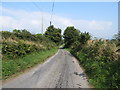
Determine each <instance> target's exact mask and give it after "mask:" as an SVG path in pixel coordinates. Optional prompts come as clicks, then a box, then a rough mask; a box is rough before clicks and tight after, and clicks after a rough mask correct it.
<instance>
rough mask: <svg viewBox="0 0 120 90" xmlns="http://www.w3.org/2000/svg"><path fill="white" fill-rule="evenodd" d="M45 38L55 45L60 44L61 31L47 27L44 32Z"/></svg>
mask: <svg viewBox="0 0 120 90" xmlns="http://www.w3.org/2000/svg"><path fill="white" fill-rule="evenodd" d="M45 37H47V38H49V39H50V40H52V41H53V42H55V43H56V44H57V45H59V44H61V42H62V35H61V29H59V28H55V27H54V26H53V25H51V26H49V27H48V28H47V30H46V32H45Z"/></svg>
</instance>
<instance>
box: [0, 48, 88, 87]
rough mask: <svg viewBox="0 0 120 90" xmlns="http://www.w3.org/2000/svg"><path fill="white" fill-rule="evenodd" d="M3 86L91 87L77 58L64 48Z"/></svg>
mask: <svg viewBox="0 0 120 90" xmlns="http://www.w3.org/2000/svg"><path fill="white" fill-rule="evenodd" d="M2 87H3V88H90V86H89V84H88V82H87V77H86V75H85V73H84V72H83V70H82V68H81V67H80V66H79V64H78V62H77V60H76V59H75V58H74V57H73V56H72V55H71V54H70V53H69V52H67V51H65V50H64V49H60V50H59V51H58V52H57V53H56V54H55V55H54V56H52V57H51V58H49V59H48V60H47V61H46V62H45V63H43V64H40V65H38V66H37V67H35V68H33V69H32V70H30V71H28V72H27V73H24V74H22V75H20V76H18V77H17V78H15V79H13V80H9V81H8V82H6V83H4V84H3V86H2Z"/></svg>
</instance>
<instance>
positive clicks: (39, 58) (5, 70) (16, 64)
mask: <svg viewBox="0 0 120 90" xmlns="http://www.w3.org/2000/svg"><path fill="white" fill-rule="evenodd" d="M57 51H58V49H57V48H55V49H51V50H46V51H40V52H35V53H32V54H29V55H26V56H25V57H22V58H18V59H14V60H3V61H2V79H3V80H5V79H7V78H9V77H10V76H11V75H13V74H16V73H18V72H20V71H22V70H25V69H27V68H30V67H33V66H34V65H36V64H40V63H42V62H43V61H44V60H46V59H47V58H48V57H50V56H52V55H53V54H55V53H56V52H57Z"/></svg>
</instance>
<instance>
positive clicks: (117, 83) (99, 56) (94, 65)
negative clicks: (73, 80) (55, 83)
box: [71, 40, 120, 88]
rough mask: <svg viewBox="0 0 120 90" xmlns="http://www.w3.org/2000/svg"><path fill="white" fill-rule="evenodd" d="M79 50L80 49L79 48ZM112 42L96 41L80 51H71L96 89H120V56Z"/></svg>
mask: <svg viewBox="0 0 120 90" xmlns="http://www.w3.org/2000/svg"><path fill="white" fill-rule="evenodd" d="M77 48H78V47H77ZM116 49H117V48H116V45H115V44H114V43H111V42H110V41H105V40H94V41H92V42H91V43H89V44H88V43H87V45H84V47H83V48H81V50H80V51H77V52H76V51H74V49H71V53H72V54H74V56H76V57H77V58H78V59H79V60H80V63H81V65H82V66H83V67H84V68H85V71H86V73H87V75H88V77H89V82H90V83H91V84H93V85H94V86H95V87H96V88H120V77H119V75H120V72H119V71H120V65H119V63H120V54H118V53H117V52H116Z"/></svg>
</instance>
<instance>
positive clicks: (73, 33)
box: [63, 26, 80, 48]
mask: <svg viewBox="0 0 120 90" xmlns="http://www.w3.org/2000/svg"><path fill="white" fill-rule="evenodd" d="M79 36H80V31H79V30H77V29H75V28H74V27H73V26H69V27H67V28H66V29H65V31H64V36H63V37H64V43H65V48H69V47H71V46H72V44H74V42H76V41H77V40H78V38H79Z"/></svg>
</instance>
